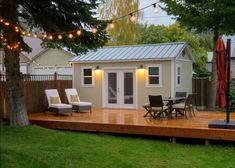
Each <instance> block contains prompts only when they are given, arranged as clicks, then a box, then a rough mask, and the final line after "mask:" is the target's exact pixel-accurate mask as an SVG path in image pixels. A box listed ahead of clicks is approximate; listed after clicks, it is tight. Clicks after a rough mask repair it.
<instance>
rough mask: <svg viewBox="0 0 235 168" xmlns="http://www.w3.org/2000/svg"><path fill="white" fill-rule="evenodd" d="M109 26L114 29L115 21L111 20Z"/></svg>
mask: <svg viewBox="0 0 235 168" xmlns="http://www.w3.org/2000/svg"><path fill="white" fill-rule="evenodd" d="M109 28H110V29H113V28H114V24H113V21H112V20H111V21H110V23H109Z"/></svg>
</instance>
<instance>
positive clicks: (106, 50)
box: [69, 42, 187, 62]
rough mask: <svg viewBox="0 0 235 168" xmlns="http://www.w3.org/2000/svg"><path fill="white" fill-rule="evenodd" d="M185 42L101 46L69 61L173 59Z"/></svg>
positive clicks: (184, 45) (181, 49)
mask: <svg viewBox="0 0 235 168" xmlns="http://www.w3.org/2000/svg"><path fill="white" fill-rule="evenodd" d="M186 46H187V45H186V43H185V42H176V43H162V44H144V45H129V46H128V45H126V46H112V47H103V48H100V49H97V50H95V51H89V52H88V53H86V54H83V55H79V56H77V57H73V58H71V59H70V60H69V61H70V62H102V61H103V62H106V61H109V62H117V61H118V62H120V61H144V60H146V61H147V60H160V59H169V60H170V59H174V58H176V57H177V56H179V54H180V53H181V52H182V51H183V49H184V48H185V47H186Z"/></svg>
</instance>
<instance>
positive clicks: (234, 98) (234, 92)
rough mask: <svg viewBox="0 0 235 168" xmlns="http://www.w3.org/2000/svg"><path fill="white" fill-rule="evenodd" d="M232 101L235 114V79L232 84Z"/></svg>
mask: <svg viewBox="0 0 235 168" xmlns="http://www.w3.org/2000/svg"><path fill="white" fill-rule="evenodd" d="M230 99H231V103H232V107H231V108H232V109H231V110H232V111H233V112H235V79H233V80H231V83H230Z"/></svg>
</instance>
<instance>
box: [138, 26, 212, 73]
mask: <svg viewBox="0 0 235 168" xmlns="http://www.w3.org/2000/svg"><path fill="white" fill-rule="evenodd" d="M182 41H183V42H187V44H188V45H189V47H190V49H191V51H192V55H193V57H194V59H195V61H196V63H195V66H196V67H195V68H196V69H195V70H196V73H197V74H198V75H199V76H205V75H207V71H206V68H205V66H206V61H207V49H208V48H205V47H204V46H203V45H202V43H201V41H204V37H203V36H199V35H197V34H196V33H193V32H191V31H188V30H186V29H185V28H184V27H182V26H181V25H180V24H179V23H175V24H173V25H170V26H168V27H165V26H154V25H151V26H148V27H147V26H145V27H143V28H142V31H141V34H140V36H139V39H138V43H139V44H153V43H166V42H182Z"/></svg>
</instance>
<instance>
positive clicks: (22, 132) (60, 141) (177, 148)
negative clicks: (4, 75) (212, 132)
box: [0, 126, 235, 168]
mask: <svg viewBox="0 0 235 168" xmlns="http://www.w3.org/2000/svg"><path fill="white" fill-rule="evenodd" d="M0 128H1V130H0V131H1V146H0V147H1V149H0V150H1V151H0V152H1V153H0V158H1V160H0V167H2V168H11V167H12V168H18V167H22V168H39V167H41V168H46V167H49V168H53V167H64V168H69V167H76V168H77V167H78V168H98V167H104V168H115V167H117V168H132V167H135V168H136V167H137V168H138V167H140V168H168V167H169V168H184V167H185V168H209V167H211V168H234V167H235V146H232V145H227V146H225V147H223V146H215V145H212V146H204V145H187V144H171V143H169V142H164V141H158V140H152V139H141V138H130V137H118V136H110V135H103V134H89V133H78V132H63V131H55V130H49V129H44V128H40V127H37V126H29V127H25V128H10V127H8V126H1V127H0Z"/></svg>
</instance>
